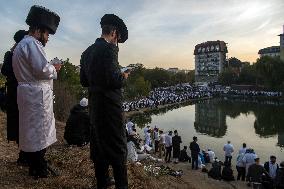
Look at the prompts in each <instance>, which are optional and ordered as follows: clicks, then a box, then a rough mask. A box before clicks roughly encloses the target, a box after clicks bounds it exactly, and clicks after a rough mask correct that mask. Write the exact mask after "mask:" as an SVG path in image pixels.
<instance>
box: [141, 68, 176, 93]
mask: <svg viewBox="0 0 284 189" xmlns="http://www.w3.org/2000/svg"><path fill="white" fill-rule="evenodd" d="M144 78H145V80H147V81H149V82H150V83H151V86H152V89H153V88H157V87H166V86H169V85H171V83H172V82H171V73H169V72H168V71H167V70H164V69H162V68H155V69H147V70H145V72H144Z"/></svg>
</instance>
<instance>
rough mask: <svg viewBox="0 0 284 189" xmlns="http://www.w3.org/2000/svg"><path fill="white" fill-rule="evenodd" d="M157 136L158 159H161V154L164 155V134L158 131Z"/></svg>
mask: <svg viewBox="0 0 284 189" xmlns="http://www.w3.org/2000/svg"><path fill="white" fill-rule="evenodd" d="M159 134H160V140H159V157H160V158H162V153H163V155H165V145H166V134H165V133H164V131H162V130H159Z"/></svg>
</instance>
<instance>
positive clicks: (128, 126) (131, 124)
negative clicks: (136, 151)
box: [126, 121, 134, 134]
mask: <svg viewBox="0 0 284 189" xmlns="http://www.w3.org/2000/svg"><path fill="white" fill-rule="evenodd" d="M133 126H134V123H132V122H131V121H129V122H128V123H127V124H126V128H127V131H128V134H130V133H132V131H133Z"/></svg>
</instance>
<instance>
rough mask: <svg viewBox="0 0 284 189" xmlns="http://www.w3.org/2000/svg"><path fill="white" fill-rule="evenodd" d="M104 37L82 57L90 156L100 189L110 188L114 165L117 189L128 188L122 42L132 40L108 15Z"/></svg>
mask: <svg viewBox="0 0 284 189" xmlns="http://www.w3.org/2000/svg"><path fill="white" fill-rule="evenodd" d="M100 24H101V28H102V35H101V37H100V38H98V39H96V41H95V43H94V44H92V45H91V46H90V47H88V48H87V49H86V50H85V51H84V52H83V54H82V56H81V61H80V65H81V70H80V82H81V84H82V85H83V86H84V87H88V90H89V110H90V119H91V125H92V126H91V137H90V154H91V159H92V160H93V162H94V165H95V175H96V179H97V188H106V187H107V179H108V178H109V175H108V169H109V166H112V169H113V175H114V179H115V187H116V188H117V189H126V188H128V179H127V166H126V163H127V139H126V132H127V131H126V128H125V125H124V123H123V115H122V113H123V112H122V91H121V88H122V87H123V84H124V81H125V79H127V77H128V74H129V73H127V72H121V70H120V68H119V63H118V51H119V48H118V43H124V42H125V41H126V40H127V39H128V30H127V27H126V25H125V23H124V22H123V20H122V19H121V18H119V17H118V16H116V15H114V14H105V15H104V16H103V17H102V18H101V22H100Z"/></svg>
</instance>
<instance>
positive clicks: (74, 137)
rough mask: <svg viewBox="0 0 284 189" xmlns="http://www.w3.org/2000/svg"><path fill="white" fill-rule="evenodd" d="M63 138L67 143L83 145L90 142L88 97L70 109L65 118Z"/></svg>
mask: <svg viewBox="0 0 284 189" xmlns="http://www.w3.org/2000/svg"><path fill="white" fill-rule="evenodd" d="M64 139H65V140H66V141H67V143H68V144H69V145H77V146H84V145H86V144H88V143H89V142H90V116H89V112H88V99H86V98H83V99H82V100H81V101H80V104H76V105H75V106H74V107H73V108H72V109H71V111H70V116H69V117H68V119H67V122H66V127H65V132H64Z"/></svg>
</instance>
